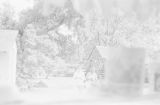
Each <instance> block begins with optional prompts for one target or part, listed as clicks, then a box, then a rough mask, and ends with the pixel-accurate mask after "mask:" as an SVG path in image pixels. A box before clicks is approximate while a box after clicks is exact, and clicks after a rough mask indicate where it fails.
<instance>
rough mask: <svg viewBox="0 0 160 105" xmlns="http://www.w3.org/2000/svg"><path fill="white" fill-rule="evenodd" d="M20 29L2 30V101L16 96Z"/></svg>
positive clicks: (0, 81)
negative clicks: (17, 46)
mask: <svg viewBox="0 0 160 105" xmlns="http://www.w3.org/2000/svg"><path fill="white" fill-rule="evenodd" d="M17 34H18V31H13V30H0V102H3V101H11V100H12V99H14V98H15V96H14V94H15V93H16V92H18V91H17V88H16V59H17V57H16V55H17V48H16V36H17Z"/></svg>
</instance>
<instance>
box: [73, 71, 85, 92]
mask: <svg viewBox="0 0 160 105" xmlns="http://www.w3.org/2000/svg"><path fill="white" fill-rule="evenodd" d="M73 79H74V80H75V81H76V87H78V89H79V90H80V89H81V88H83V87H84V82H85V80H86V77H85V70H84V69H83V68H80V69H78V70H77V71H76V72H75V73H74V75H73Z"/></svg>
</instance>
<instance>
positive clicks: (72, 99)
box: [7, 77, 160, 105]
mask: <svg viewBox="0 0 160 105" xmlns="http://www.w3.org/2000/svg"><path fill="white" fill-rule="evenodd" d="M45 82H46V83H47V84H48V88H40V89H34V90H32V91H30V92H24V93H23V95H22V96H23V97H21V98H23V101H21V102H20V103H16V102H15V103H16V104H14V103H12V104H9V105H106V104H108V105H151V104H152V105H159V104H158V103H159V102H160V100H159V98H158V97H160V95H156V94H152V95H145V96H142V97H134V98H133V97H130V98H129V97H118V96H116V97H115V96H114V97H113V96H111V95H110V96H109V95H100V94H96V92H95V90H90V91H89V92H88V91H87V90H84V89H83V88H77V87H76V84H77V81H75V80H74V79H73V78H68V77H67V78H63V77H58V78H57V77H56V78H50V79H49V80H45ZM7 105H8V104H7Z"/></svg>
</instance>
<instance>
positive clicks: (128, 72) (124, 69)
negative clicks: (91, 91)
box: [97, 46, 145, 95]
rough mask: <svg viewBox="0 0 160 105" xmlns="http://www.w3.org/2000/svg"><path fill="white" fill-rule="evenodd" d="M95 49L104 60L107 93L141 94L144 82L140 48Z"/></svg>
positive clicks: (143, 52) (141, 50) (142, 59)
mask: <svg viewBox="0 0 160 105" xmlns="http://www.w3.org/2000/svg"><path fill="white" fill-rule="evenodd" d="M97 49H98V51H99V53H100V55H101V56H102V58H104V80H103V82H104V83H105V86H104V87H105V88H106V90H108V92H113V93H117V94H123V95H124V94H131V95H132V94H139V93H140V94H141V92H142V89H143V82H144V59H145V51H144V49H141V48H126V47H122V46H121V47H102V46H97Z"/></svg>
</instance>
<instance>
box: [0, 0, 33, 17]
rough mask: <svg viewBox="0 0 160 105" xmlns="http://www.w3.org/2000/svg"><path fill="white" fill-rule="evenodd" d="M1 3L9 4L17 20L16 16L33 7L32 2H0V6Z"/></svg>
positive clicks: (9, 0)
mask: <svg viewBox="0 0 160 105" xmlns="http://www.w3.org/2000/svg"><path fill="white" fill-rule="evenodd" d="M3 3H9V4H10V5H11V6H12V7H13V8H14V11H15V13H16V16H15V17H17V18H18V14H19V13H20V12H21V11H22V10H24V9H27V8H32V6H33V0H0V5H2V4H3Z"/></svg>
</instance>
